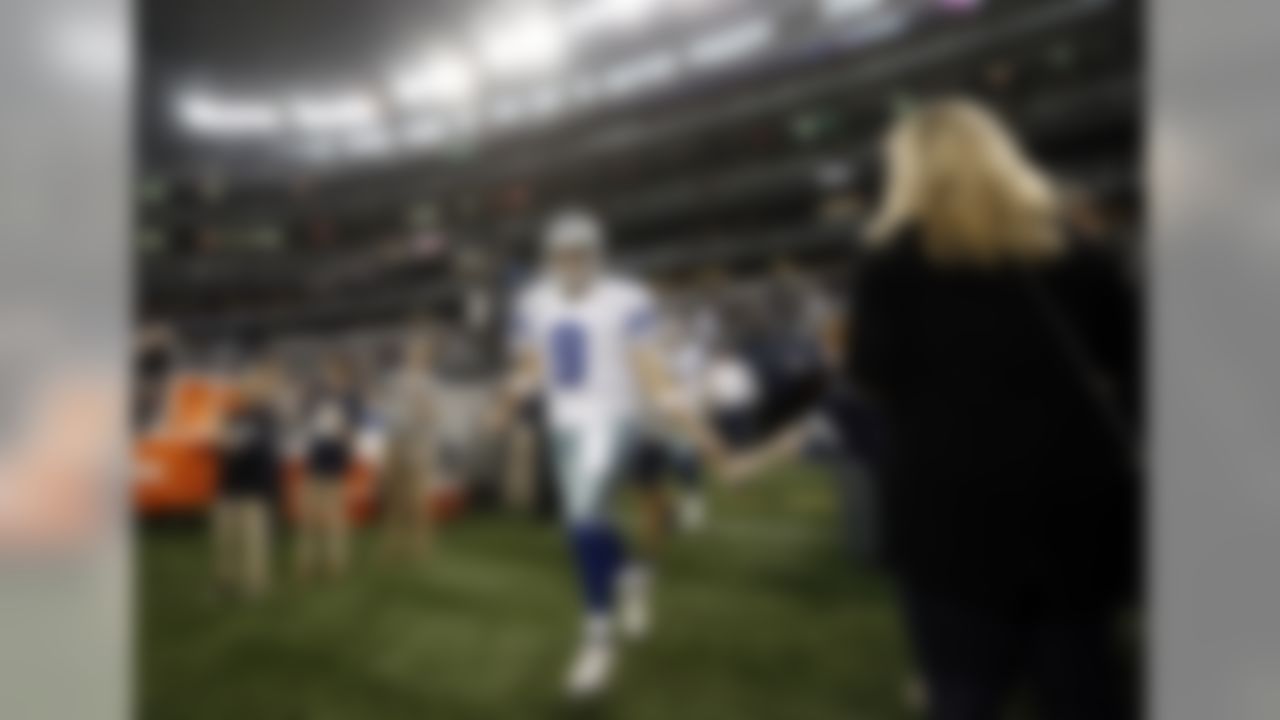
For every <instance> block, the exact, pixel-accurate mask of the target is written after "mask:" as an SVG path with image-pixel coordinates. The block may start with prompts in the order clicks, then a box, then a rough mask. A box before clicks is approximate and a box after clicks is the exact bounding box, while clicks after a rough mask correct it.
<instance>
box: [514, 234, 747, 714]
mask: <svg viewBox="0 0 1280 720" xmlns="http://www.w3.org/2000/svg"><path fill="white" fill-rule="evenodd" d="M542 245H543V247H542V251H543V264H542V270H541V272H540V273H539V276H538V277H537V279H536V280H534V281H533V283H532V284H531V285H530V286H529V287H528V288H526V289H525V290H524V292H523V293H521V295H520V296H519V298H518V301H517V305H516V307H515V311H514V313H513V333H512V334H513V361H514V366H513V367H512V369H511V373H510V377H509V378H508V380H507V383H506V384H505V386H504V387H503V391H502V394H501V398H500V401H499V403H498V407H497V410H496V412H495V416H494V418H493V423H494V427H495V429H502V428H504V427H505V426H506V425H507V424H508V423H509V422H510V420H511V418H512V417H513V415H514V413H515V412H516V409H517V408H518V407H519V405H520V403H521V402H522V401H523V400H524V399H526V398H528V397H530V396H532V395H535V394H538V395H540V396H541V397H542V399H543V401H544V403H545V405H546V407H547V410H548V422H549V424H550V428H549V429H550V437H551V443H552V452H553V461H554V462H553V467H554V470H555V476H556V482H557V485H558V489H559V495H560V502H561V515H562V518H563V520H564V522H565V525H566V529H567V532H568V536H569V545H570V547H571V551H572V555H573V562H574V564H575V566H576V569H577V574H578V577H579V580H580V583H581V588H582V595H583V601H584V606H585V612H584V620H583V630H582V638H581V645H580V646H579V649H578V651H577V654H576V656H575V658H574V659H573V661H572V663H571V664H570V666H569V672H568V676H567V678H566V689H567V691H568V693H569V694H570V696H571V697H574V698H586V697H590V696H593V695H596V694H598V693H600V692H601V691H603V690H604V689H606V688H607V686H608V683H609V680H610V677H611V675H612V672H613V667H614V663H615V659H616V654H617V652H616V648H617V643H616V636H617V635H618V634H623V635H626V636H628V637H634V636H637V635H640V634H643V633H644V631H645V629H646V626H647V625H648V616H649V608H648V603H649V594H650V590H651V587H650V586H651V582H650V581H649V577H650V575H649V573H648V571H647V570H646V569H645V568H644V567H643V566H642V565H643V564H642V563H641V562H639V561H638V560H637V558H636V557H635V556H633V555H631V556H629V555H628V552H627V550H626V547H625V544H624V542H623V539H622V537H621V535H620V533H619V528H618V525H617V523H616V521H615V519H614V517H613V515H612V513H611V505H612V503H611V495H612V494H613V491H614V490H615V489H616V487H617V486H618V485H619V484H620V481H621V479H622V478H623V476H624V474H625V473H626V471H627V467H626V465H627V456H628V451H629V446H630V443H631V435H632V433H633V430H634V429H635V428H636V427H637V426H638V425H639V423H640V422H641V420H642V417H643V416H644V415H645V414H646V413H654V414H657V415H659V416H661V417H662V418H664V419H665V420H666V422H667V423H668V424H669V425H670V426H671V427H674V428H678V429H679V431H680V432H681V433H682V434H683V435H684V436H685V437H686V438H687V439H688V440H689V442H690V443H691V444H692V445H693V447H695V448H697V449H698V451H699V452H700V453H701V455H702V456H703V458H704V459H706V460H707V461H708V462H709V463H710V464H711V466H712V467H713V468H718V467H722V466H723V462H724V450H723V447H722V445H721V442H720V440H719V438H718V437H717V436H715V435H714V434H713V433H711V432H710V431H709V430H708V429H707V427H706V426H705V425H704V423H703V422H702V420H701V418H700V416H699V414H698V413H697V412H696V411H695V410H694V409H693V407H692V406H691V404H689V403H688V402H687V400H686V394H685V393H683V392H681V389H680V388H679V386H678V384H677V383H676V382H674V380H673V379H672V378H671V376H670V372H669V369H668V368H669V364H668V363H666V362H664V360H663V359H662V358H661V351H660V349H659V345H658V344H657V343H656V341H655V335H656V324H657V322H656V320H657V319H656V317H655V313H656V310H655V307H654V301H653V298H652V297H651V295H650V293H649V291H648V290H647V289H646V288H645V287H643V286H642V285H640V284H639V283H637V282H635V281H633V280H631V279H628V278H625V277H623V276H620V275H618V274H615V273H613V272H611V271H610V270H609V268H608V265H607V262H606V259H605V245H606V232H605V228H604V226H603V224H602V223H601V221H600V220H599V219H598V218H596V217H595V216H593V215H591V214H590V213H587V212H583V211H578V210H574V211H566V212H562V213H560V214H558V215H556V216H555V217H553V218H552V219H551V220H550V222H549V223H548V225H547V227H546V228H545V230H544V234H543V238H542ZM615 595H617V596H619V597H618V598H617V600H618V602H617V603H615ZM615 612H618V618H617V621H616V622H615Z"/></svg>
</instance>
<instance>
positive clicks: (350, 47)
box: [141, 0, 478, 90]
mask: <svg viewBox="0 0 1280 720" xmlns="http://www.w3.org/2000/svg"><path fill="white" fill-rule="evenodd" d="M477 4H478V3H472V2H467V1H466V0H463V1H462V2H459V1H458V0H145V1H144V2H143V3H142V8H141V19H142V25H143V27H142V50H143V54H144V57H145V58H146V70H147V71H148V73H149V74H151V75H152V77H153V78H154V79H157V80H161V81H174V82H184V81H192V80H195V81H208V82H211V83H215V84H218V85H225V86H227V87H230V88H233V89H237V90H253V89H267V90H271V89H275V88H278V87H280V86H282V85H294V84H297V83H299V82H307V81H317V80H319V81H328V80H340V79H342V78H352V77H353V76H355V78H357V79H358V78H359V75H360V74H362V73H366V72H369V71H371V70H373V69H374V68H377V67H378V66H380V65H381V64H382V63H384V62H385V61H386V59H387V57H388V55H389V54H390V52H391V51H393V50H394V49H395V48H410V47H413V46H415V45H419V44H421V43H422V42H424V40H427V39H429V38H431V36H432V35H434V34H436V33H446V32H447V28H450V27H456V26H457V25H458V24H459V23H460V22H461V20H462V17H463V14H462V13H463V11H464V10H465V9H466V8H468V7H474V6H475V5H477Z"/></svg>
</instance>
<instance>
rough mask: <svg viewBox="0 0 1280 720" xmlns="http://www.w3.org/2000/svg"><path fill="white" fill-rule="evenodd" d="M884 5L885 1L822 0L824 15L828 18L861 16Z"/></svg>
mask: <svg viewBox="0 0 1280 720" xmlns="http://www.w3.org/2000/svg"><path fill="white" fill-rule="evenodd" d="M883 4H884V0H822V14H823V15H824V16H826V17H828V18H842V17H845V16H848V15H861V14H863V13H867V12H871V11H872V10H875V9H876V8H878V7H880V6H881V5H883Z"/></svg>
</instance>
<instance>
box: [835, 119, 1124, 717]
mask: <svg viewBox="0 0 1280 720" xmlns="http://www.w3.org/2000/svg"><path fill="white" fill-rule="evenodd" d="M886 152H887V154H888V160H889V168H888V170H889V178H888V180H889V182H888V189H887V194H886V197H885V199H884V204H883V207H882V210H881V214H880V216H879V217H878V219H877V220H876V222H875V223H874V226H873V228H872V231H871V234H870V239H869V242H870V244H871V245H872V246H873V248H874V250H873V251H872V252H870V253H869V256H868V257H867V258H866V259H865V265H864V266H863V267H862V268H861V274H860V277H859V278H858V280H857V284H856V287H855V293H856V300H855V303H854V305H853V308H854V310H856V313H857V317H856V320H855V323H854V325H853V331H852V332H851V333H850V342H851V353H850V356H851V359H852V374H853V379H854V381H855V382H857V383H860V384H861V385H862V387H864V388H866V389H867V390H868V392H869V393H870V394H871V395H872V397H873V399H874V401H875V402H876V404H877V407H878V409H879V411H880V412H882V413H883V416H884V419H885V421H886V422H887V425H888V429H889V438H890V440H889V447H888V452H887V458H886V460H885V463H884V467H883V476H882V480H883V487H882V493H881V494H882V497H883V501H884V510H885V520H886V522H887V543H888V554H889V561H890V563H891V566H892V568H893V570H894V571H895V573H896V575H897V578H898V580H899V582H900V587H901V592H902V598H903V600H904V604H905V616H906V620H907V624H908V629H909V631H910V635H911V638H912V641H913V644H914V647H915V650H916V653H917V656H918V659H919V661H920V663H921V667H922V672H923V675H924V678H925V684H926V686H927V695H928V703H929V716H930V717H932V718H939V719H945V720H964V719H973V720H978V719H987V718H997V717H1002V716H1003V714H1004V710H1005V709H1006V705H1007V704H1008V701H1009V699H1010V696H1011V694H1012V693H1013V692H1014V691H1015V689H1016V688H1017V687H1018V686H1019V685H1020V684H1021V683H1022V682H1023V681H1029V683H1030V684H1031V686H1032V689H1033V690H1034V697H1035V700H1036V702H1037V703H1038V704H1039V705H1040V707H1041V708H1042V712H1043V715H1042V716H1043V717H1049V718H1080V719H1082V720H1083V719H1085V718H1088V719H1090V720H1106V719H1108V718H1120V717H1130V715H1129V714H1128V713H1127V712H1126V710H1125V708H1124V703H1123V701H1122V698H1121V693H1120V691H1119V688H1120V687H1121V686H1120V684H1119V683H1118V672H1119V671H1118V667H1119V663H1118V654H1117V645H1116V637H1115V632H1114V631H1115V629H1116V628H1115V627H1114V623H1115V621H1116V619H1117V618H1116V615H1117V611H1118V610H1119V609H1121V608H1122V606H1123V603H1124V601H1125V600H1126V598H1127V597H1128V593H1129V591H1130V590H1131V589H1132V588H1133V585H1134V580H1135V572H1134V568H1135V558H1136V547H1135V546H1136V538H1137V525H1138V518H1137V495H1138V478H1137V477H1136V474H1137V473H1136V467H1135V464H1134V463H1133V462H1132V461H1131V459H1132V457H1133V455H1134V453H1135V450H1134V448H1133V447H1132V445H1131V443H1132V442H1133V438H1132V437H1131V435H1130V433H1128V432H1127V430H1126V427H1125V423H1126V422H1127V418H1122V416H1121V414H1120V412H1119V410H1120V409H1121V408H1124V407H1125V402H1124V401H1126V400H1129V401H1132V398H1133V391H1132V390H1133V388H1134V387H1136V383H1135V378H1134V374H1135V373H1134V368H1135V362H1134V361H1135V354H1136V344H1137V342H1138V334H1137V332H1136V328H1135V322H1136V321H1135V315H1134V312H1135V307H1134V303H1133V301H1132V299H1131V298H1130V297H1129V293H1128V288H1127V287H1126V286H1125V285H1124V284H1123V282H1122V281H1121V280H1120V277H1119V275H1118V271H1117V268H1116V267H1115V263H1114V261H1113V259H1112V258H1109V257H1103V256H1101V255H1100V252H1099V250H1100V248H1099V247H1098V246H1097V245H1096V244H1079V243H1075V244H1073V243H1072V242H1070V240H1069V238H1068V237H1067V236H1066V235H1067V234H1066V233H1065V232H1064V231H1063V227H1062V224H1061V217H1060V215H1061V212H1060V207H1061V206H1060V203H1059V201H1058V198H1057V193H1056V191H1055V190H1054V188H1053V187H1052V186H1051V184H1050V182H1049V181H1048V180H1047V179H1046V178H1045V177H1044V176H1043V175H1042V174H1041V172H1040V171H1039V170H1038V169H1036V168H1035V167H1033V166H1032V165H1031V163H1030V162H1029V161H1028V160H1027V159H1026V158H1025V157H1024V155H1023V152H1022V151H1021V150H1020V148H1019V147H1018V146H1017V145H1016V143H1015V142H1014V140H1013V139H1012V138H1011V137H1010V136H1009V135H1008V133H1007V131H1006V130H1005V129H1004V128H1003V127H1002V126H1001V125H1000V124H999V123H998V121H997V120H996V119H995V118H994V117H993V116H992V115H991V114H990V113H989V112H988V111H987V110H985V109H984V108H982V107H980V106H978V105H976V104H974V103H970V102H967V101H958V100H952V101H943V102H938V103H935V104H932V105H928V106H925V107H924V108H921V109H920V110H918V111H916V112H914V113H912V114H911V115H909V116H907V117H905V118H904V119H903V120H902V121H901V122H900V123H899V124H898V125H897V126H895V127H894V128H893V131H892V133H891V134H890V136H889V142H888V145H887V148H886ZM1104 383H1106V385H1105V387H1104ZM1129 417H1132V416H1131V415H1130V416H1129Z"/></svg>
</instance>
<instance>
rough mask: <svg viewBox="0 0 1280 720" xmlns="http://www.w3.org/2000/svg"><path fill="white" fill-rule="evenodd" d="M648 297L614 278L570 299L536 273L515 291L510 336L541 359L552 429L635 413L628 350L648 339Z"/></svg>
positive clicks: (650, 305) (650, 334) (650, 337)
mask: <svg viewBox="0 0 1280 720" xmlns="http://www.w3.org/2000/svg"><path fill="white" fill-rule="evenodd" d="M654 312H655V311H654V304H653V299H652V297H651V296H650V294H649V292H648V291H647V290H646V289H645V288H644V287H642V286H641V285H640V284H639V283H636V282H634V281H632V280H628V279H625V278H621V277H616V276H605V277H602V278H600V279H598V280H597V281H595V282H594V283H593V284H592V285H591V287H590V288H588V289H587V290H586V291H585V292H584V293H583V294H582V295H580V296H578V297H571V296H570V295H568V294H567V293H566V292H565V291H564V289H563V288H561V287H560V286H559V285H557V284H556V283H554V282H552V281H550V280H548V279H542V280H539V281H537V282H535V283H534V284H533V285H532V286H531V287H529V288H528V289H527V290H525V291H524V293H522V294H521V296H520V299H519V301H518V304H517V306H516V312H515V317H514V323H515V328H514V330H515V342H516V344H517V346H518V347H520V348H524V349H532V350H533V351H534V352H536V353H538V355H539V357H540V358H541V359H542V366H543V379H542V390H543V397H544V399H545V401H546V403H547V405H548V410H549V412H550V419H551V423H552V424H553V425H554V426H555V427H558V428H565V427H583V426H591V425H597V424H600V425H612V424H615V423H619V422H630V421H633V420H636V419H637V416H638V414H639V411H640V408H641V402H642V399H641V398H640V396H639V395H640V388H639V386H638V379H637V377H636V371H635V368H634V367H633V366H632V355H631V353H632V351H633V350H634V349H635V348H636V347H637V346H639V345H642V344H648V343H651V342H653V335H654V332H655V328H654V325H655V317H654Z"/></svg>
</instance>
